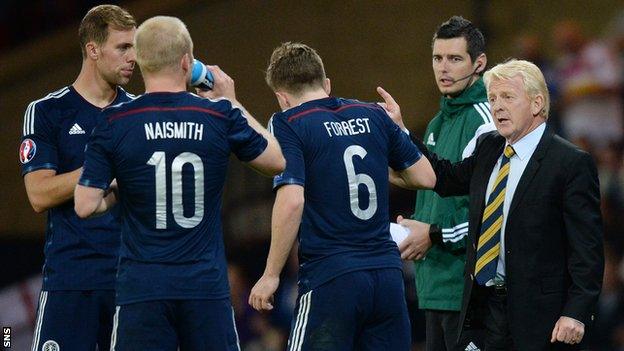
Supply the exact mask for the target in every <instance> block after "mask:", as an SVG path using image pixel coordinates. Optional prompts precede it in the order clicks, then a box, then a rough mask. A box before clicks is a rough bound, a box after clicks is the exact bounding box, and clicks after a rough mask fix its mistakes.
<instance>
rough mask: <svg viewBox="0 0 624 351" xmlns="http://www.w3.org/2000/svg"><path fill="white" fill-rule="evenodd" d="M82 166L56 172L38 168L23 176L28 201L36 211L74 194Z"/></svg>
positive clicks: (38, 211)
mask: <svg viewBox="0 0 624 351" xmlns="http://www.w3.org/2000/svg"><path fill="white" fill-rule="evenodd" d="M81 173H82V168H78V169H76V170H74V171H71V172H68V173H62V174H57V173H56V170H53V169H40V170H37V171H33V172H30V173H27V174H26V175H25V176H24V185H25V186H26V193H27V194H28V201H30V205H31V206H32V208H33V209H34V210H35V212H37V213H41V212H44V211H47V210H48V209H50V208H53V207H56V206H58V205H60V204H62V203H64V202H67V201H68V200H71V198H72V197H73V196H74V187H75V186H76V184H77V183H78V179H79V178H80V174H81Z"/></svg>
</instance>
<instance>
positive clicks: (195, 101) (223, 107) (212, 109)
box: [188, 93, 245, 119]
mask: <svg viewBox="0 0 624 351" xmlns="http://www.w3.org/2000/svg"><path fill="white" fill-rule="evenodd" d="M188 95H189V97H188V99H189V104H190V105H192V106H196V107H198V108H200V109H201V111H203V112H205V113H207V114H209V115H212V116H215V117H220V118H225V119H229V118H231V117H232V116H234V115H236V114H235V113H232V112H233V111H235V112H238V113H240V114H242V115H244V114H245V109H244V108H243V107H242V106H239V105H238V103H237V102H235V101H232V100H230V99H228V98H226V97H218V98H213V99H211V98H205V97H202V96H199V95H197V94H195V93H188Z"/></svg>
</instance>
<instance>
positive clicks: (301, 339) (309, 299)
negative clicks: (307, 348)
mask: <svg viewBox="0 0 624 351" xmlns="http://www.w3.org/2000/svg"><path fill="white" fill-rule="evenodd" d="M307 300H308V301H307V304H306V309H305V316H303V326H302V327H301V336H300V337H299V345H298V346H297V348H296V349H295V351H301V347H302V346H303V340H304V339H305V332H306V327H307V326H308V316H309V315H310V306H311V305H312V291H310V293H309V295H308V298H307Z"/></svg>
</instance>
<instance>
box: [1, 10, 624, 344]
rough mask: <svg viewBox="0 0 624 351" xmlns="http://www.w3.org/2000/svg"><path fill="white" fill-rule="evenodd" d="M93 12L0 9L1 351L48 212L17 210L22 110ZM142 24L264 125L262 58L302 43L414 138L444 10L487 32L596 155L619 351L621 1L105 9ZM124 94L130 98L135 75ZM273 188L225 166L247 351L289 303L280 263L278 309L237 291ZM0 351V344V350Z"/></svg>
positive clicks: (18, 312) (282, 324) (273, 334)
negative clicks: (181, 30)
mask: <svg viewBox="0 0 624 351" xmlns="http://www.w3.org/2000/svg"><path fill="white" fill-rule="evenodd" d="M99 3H102V2H100V1H92V0H91V1H79V0H58V1H49V0H34V1H30V2H27V3H26V2H21V1H16V0H5V1H1V2H0V110H1V111H2V114H1V118H0V121H1V122H0V123H1V124H0V125H1V128H0V162H1V164H2V165H3V166H2V167H1V169H0V180H1V183H0V184H1V187H0V194H1V195H2V197H1V198H0V272H1V273H2V274H1V275H0V326H1V327H5V326H10V327H12V333H13V345H14V346H13V348H12V349H15V350H26V349H27V348H28V347H29V345H30V338H31V334H32V327H33V325H34V319H35V314H36V302H37V298H36V296H37V294H38V293H39V288H40V284H41V278H40V276H39V275H38V272H39V271H40V268H41V264H42V262H43V242H44V233H45V215H44V214H40V215H37V214H35V213H34V212H33V211H32V209H31V208H30V207H29V205H28V200H27V198H26V194H25V191H24V188H23V184H22V180H21V177H20V171H19V161H18V158H17V150H18V146H19V137H20V131H21V124H22V116H23V113H24V110H25V107H26V105H27V104H28V102H30V101H32V100H35V99H37V98H40V97H42V96H43V95H45V94H46V93H48V92H50V91H53V90H56V89H58V88H60V87H62V86H64V85H67V84H71V82H72V81H73V79H74V78H75V77H76V75H77V74H78V70H79V67H80V59H81V58H80V51H79V47H78V38H77V28H78V24H79V21H80V19H81V18H82V16H83V15H84V14H85V13H86V11H87V10H88V9H89V8H90V7H92V6H94V5H96V4H99ZM109 3H115V4H119V5H121V6H123V7H125V8H127V9H128V10H129V11H130V12H131V13H133V15H134V16H135V17H136V19H137V20H138V21H139V22H141V21H143V20H145V19H147V18H149V17H151V16H154V15H159V14H167V15H173V16H177V17H180V18H181V19H182V20H183V21H185V22H186V23H187V25H188V27H189V30H190V33H191V35H192V36H193V39H194V42H195V56H196V57H198V58H200V59H202V60H203V61H204V62H207V63H210V64H218V65H219V66H220V67H221V68H223V69H224V70H225V71H226V72H228V73H229V74H230V75H231V76H232V77H234V79H235V80H236V84H237V95H238V98H239V100H240V101H241V102H242V103H243V104H245V105H246V107H247V108H248V109H249V110H250V111H251V112H252V113H253V114H254V115H256V117H257V118H258V119H259V120H260V121H263V122H266V121H268V118H269V117H270V115H271V113H272V112H273V111H275V110H277V109H278V106H277V103H276V102H275V101H274V98H273V96H272V93H271V92H270V90H269V89H268V88H267V87H266V85H265V84H264V82H263V75H264V71H263V70H264V69H265V68H266V64H267V62H268V58H269V55H270V53H271V51H272V48H274V47H275V46H277V45H278V44H279V43H280V42H283V41H288V40H293V41H302V42H304V43H306V44H308V45H311V46H312V47H315V48H316V49H317V50H318V51H319V54H320V55H321V56H322V57H323V58H324V61H325V68H326V71H327V73H328V76H329V77H330V78H331V79H332V86H333V89H334V91H333V93H334V94H335V95H338V96H344V97H355V98H359V99H361V100H367V101H376V100H379V98H378V97H377V96H376V94H375V87H376V86H377V85H382V86H384V87H385V88H386V89H387V90H389V91H390V92H391V93H392V94H393V95H394V96H395V98H397V100H398V101H399V103H400V104H401V106H402V110H403V115H404V117H405V119H406V122H407V125H408V127H409V128H410V129H412V130H413V131H416V132H418V133H422V131H423V130H424V127H425V126H426V123H427V122H428V121H429V119H430V118H431V117H432V116H433V114H434V112H435V111H436V110H437V107H438V101H439V93H438V91H437V89H436V86H435V83H434V79H433V74H432V71H431V46H430V45H431V36H432V34H433V32H434V31H435V29H436V27H437V25H439V24H440V23H441V22H443V21H445V20H446V19H448V18H449V17H450V16H452V15H456V14H458V15H463V16H464V17H466V18H468V19H470V20H471V21H473V22H474V23H475V24H476V25H477V26H479V27H480V28H481V29H482V31H483V32H484V34H485V36H486V39H487V43H488V44H487V45H488V50H487V55H488V67H491V66H493V65H494V64H496V63H498V62H501V61H503V60H505V59H506V58H509V57H516V58H523V59H528V60H530V61H533V62H534V63H536V64H537V65H538V66H539V67H540V68H541V69H542V70H543V72H544V74H545V76H546V80H547V82H548V83H549V90H550V93H551V99H552V108H551V117H550V119H549V121H548V123H549V124H550V125H551V126H552V127H553V128H555V129H556V130H557V132H558V133H559V134H560V135H562V136H564V137H566V138H568V139H569V140H571V141H572V142H574V143H575V144H577V145H579V146H581V147H582V148H583V149H585V150H587V151H589V152H590V153H591V154H592V155H593V156H594V158H595V160H596V162H597V165H598V170H599V177H600V186H601V193H602V214H603V219H604V238H605V244H606V245H605V258H606V266H605V275H604V285H603V292H602V295H601V298H600V302H599V306H598V317H597V320H596V323H595V325H594V326H593V327H592V329H591V332H590V333H589V337H590V338H591V345H592V350H600V351H603V350H604V351H610V350H624V260H623V255H624V6H623V5H622V4H621V3H620V2H618V1H607V0H602V1H595V2H591V3H587V2H569V3H570V4H567V3H566V4H561V3H560V2H555V1H545V2H544V1H528V2H522V4H520V3H517V4H514V3H507V2H502V1H485V0H473V1H459V0H457V1H430V2H429V3H427V4H423V3H422V2H412V1H394V0H393V1H382V2H379V1H340V2H337V1H310V2H296V1H242V0H241V1H204V2H197V1H191V0H169V1H163V2H159V3H158V4H156V2H153V1H148V0H135V1H110V2H109ZM135 72H136V73H135V76H134V77H133V79H132V82H131V84H130V86H129V88H128V90H129V91H130V92H133V93H136V94H139V93H141V91H142V81H141V77H140V74H139V72H138V70H137V71H135ZM391 194H392V195H391V206H392V208H391V213H392V214H393V216H394V217H396V215H398V214H403V215H406V214H407V215H409V214H411V213H412V210H413V205H414V194H413V193H411V192H409V191H405V190H400V189H398V188H393V189H392V192H391ZM272 201H273V194H272V192H271V182H270V181H269V180H266V179H262V178H260V177H259V176H257V175H255V174H253V172H251V171H250V170H248V169H246V168H244V167H242V166H240V165H238V164H235V163H232V165H231V168H230V169H229V173H228V181H227V184H226V190H225V202H224V206H223V221H224V229H225V238H224V240H225V243H226V248H227V255H228V260H229V270H228V272H229V277H230V284H231V289H232V301H233V304H234V309H235V313H236V322H237V326H238V332H239V336H240V339H241V345H242V346H243V350H244V351H273V350H284V349H285V342H286V339H287V335H288V330H289V326H290V319H291V315H292V310H293V307H294V301H295V297H296V294H297V288H296V282H297V273H296V271H297V259H296V252H293V253H292V255H291V258H290V260H289V263H288V268H287V269H286V271H285V273H284V276H283V277H282V284H281V287H280V290H279V291H278V294H277V296H276V298H277V301H276V303H275V306H276V308H275V310H274V311H273V312H272V313H269V314H259V313H256V312H255V311H253V310H252V308H250V307H249V306H248V305H247V296H248V293H249V290H250V289H251V287H252V286H253V284H254V282H255V280H256V279H257V278H258V277H259V276H260V275H261V273H262V270H263V269H264V262H265V259H266V254H267V252H268V246H269V240H270V230H269V227H270V214H271V206H272ZM404 271H405V284H406V287H407V290H406V291H407V296H406V298H407V300H408V305H409V306H410V313H411V316H412V329H413V341H414V342H413V349H414V350H420V349H421V348H422V344H423V341H424V340H423V339H424V317H423V315H422V313H421V312H420V311H418V309H417V308H416V306H417V302H416V294H415V289H414V286H413V285H414V282H413V271H412V265H411V264H405V270H404ZM0 350H1V347H0Z"/></svg>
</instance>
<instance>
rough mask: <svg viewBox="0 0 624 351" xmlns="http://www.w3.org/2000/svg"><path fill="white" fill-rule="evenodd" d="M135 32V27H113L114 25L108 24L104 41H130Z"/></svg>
mask: <svg viewBox="0 0 624 351" xmlns="http://www.w3.org/2000/svg"><path fill="white" fill-rule="evenodd" d="M135 32H136V27H132V28H130V29H127V28H115V27H111V26H109V27H108V37H107V38H106V41H109V42H110V41H116V42H118V41H122V42H132V41H133V40H134V34H135Z"/></svg>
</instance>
